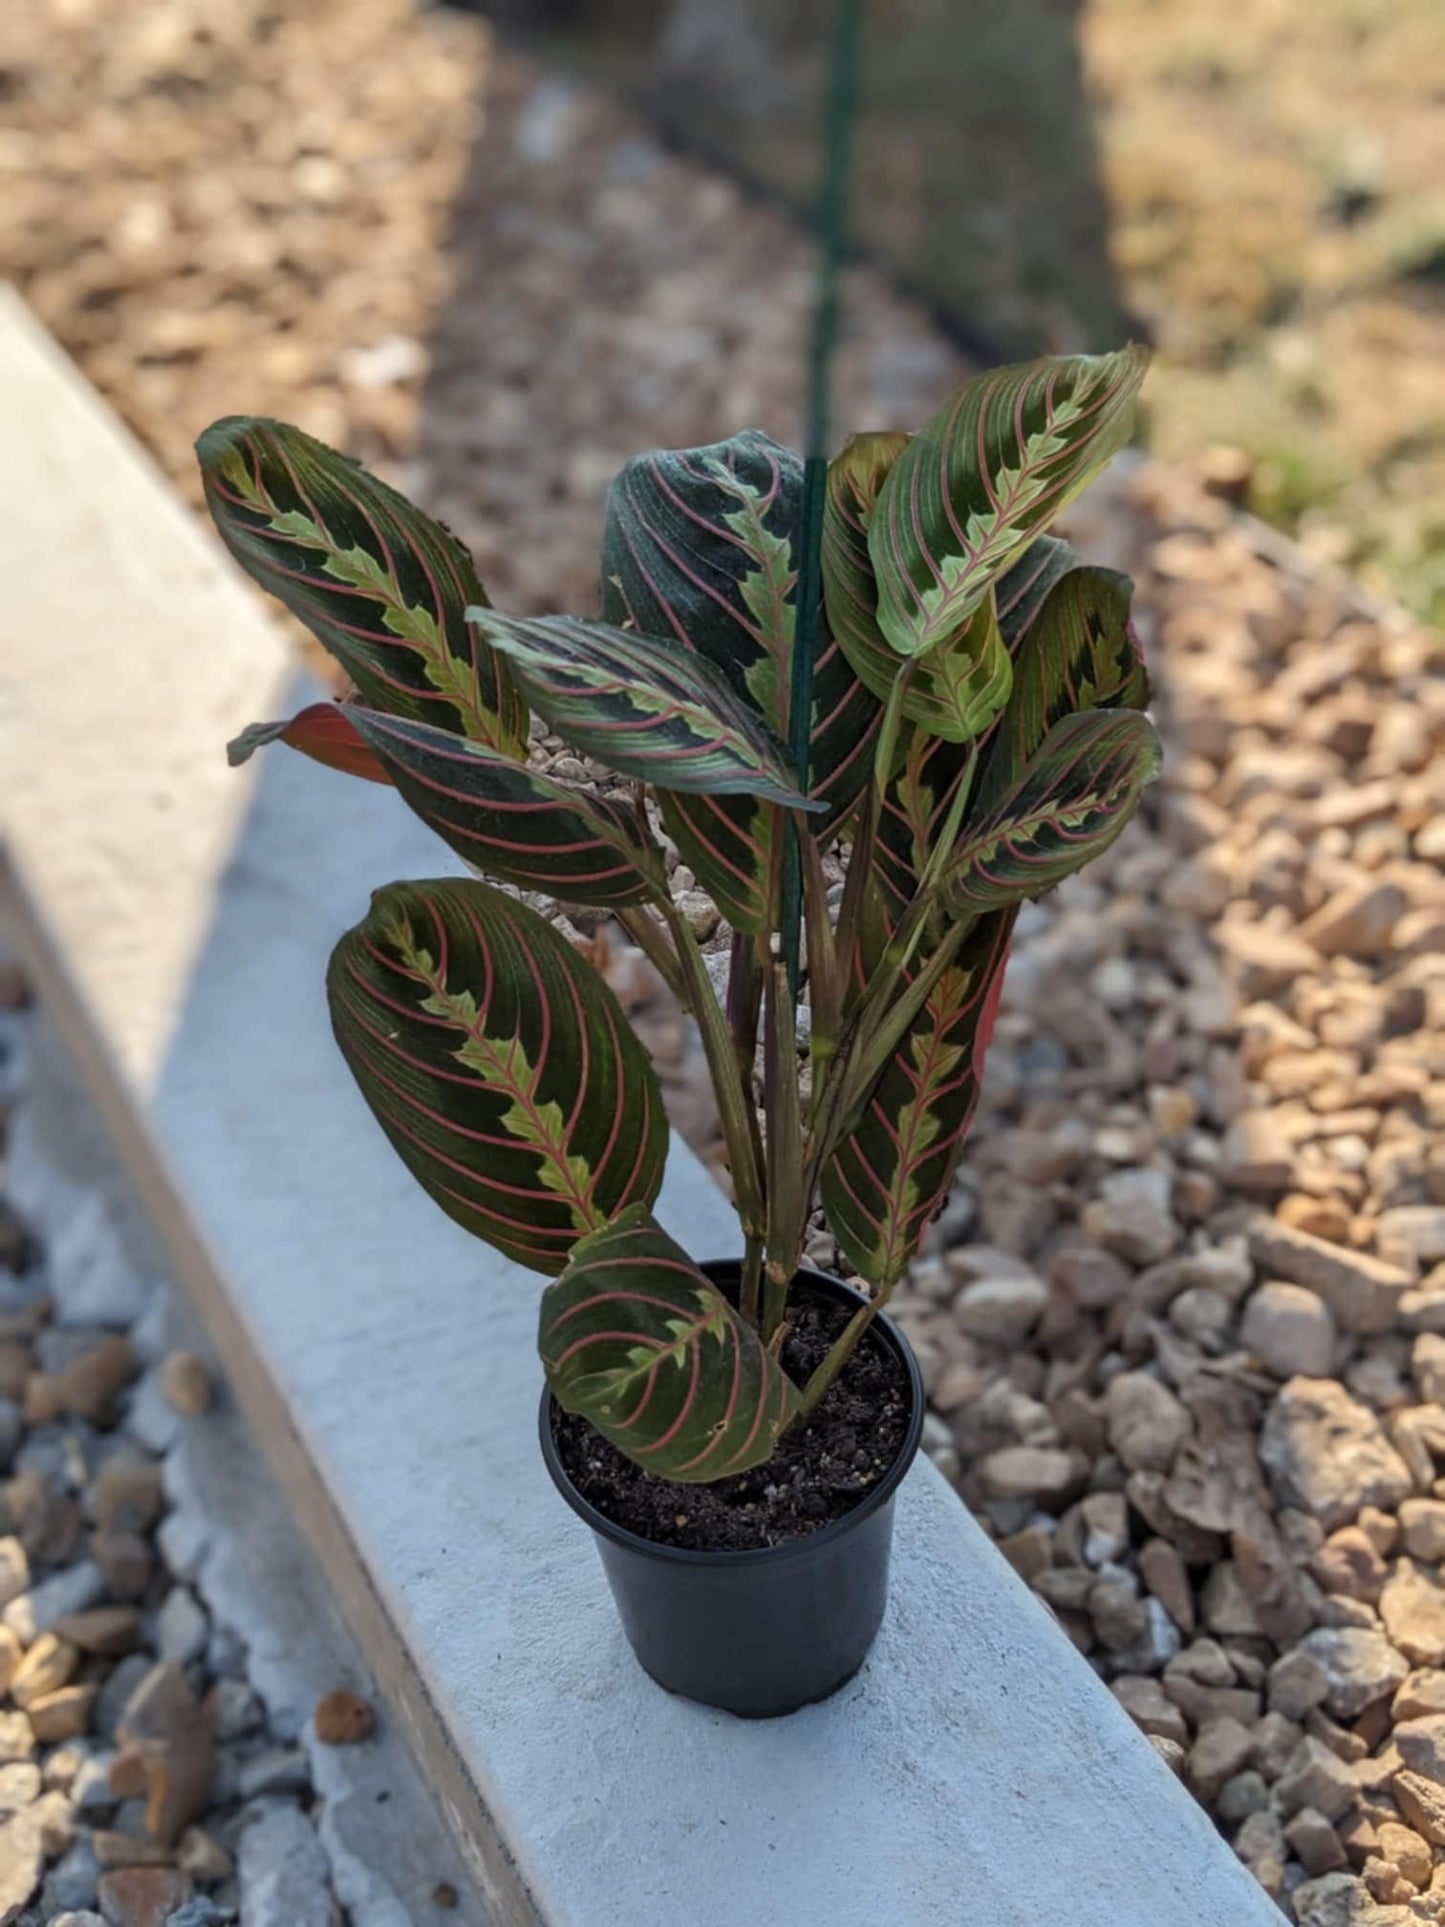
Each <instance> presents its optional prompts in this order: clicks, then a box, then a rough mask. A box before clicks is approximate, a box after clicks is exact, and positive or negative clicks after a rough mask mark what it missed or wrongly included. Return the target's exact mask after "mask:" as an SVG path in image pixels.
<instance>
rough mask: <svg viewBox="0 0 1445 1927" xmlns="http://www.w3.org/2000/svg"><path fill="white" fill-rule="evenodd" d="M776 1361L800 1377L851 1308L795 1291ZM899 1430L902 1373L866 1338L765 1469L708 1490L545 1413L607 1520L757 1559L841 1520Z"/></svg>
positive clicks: (904, 1424) (903, 1405)
mask: <svg viewBox="0 0 1445 1927" xmlns="http://www.w3.org/2000/svg"><path fill="white" fill-rule="evenodd" d="M789 1311H790V1313H791V1315H792V1317H793V1326H792V1330H791V1331H790V1332H789V1334H788V1337H787V1338H786V1340H785V1341H784V1344H783V1352H782V1360H783V1365H784V1368H785V1369H786V1371H787V1372H788V1375H789V1376H790V1377H791V1378H792V1380H793V1383H794V1384H795V1385H801V1384H803V1383H805V1382H806V1380H807V1378H808V1375H809V1373H810V1372H811V1371H812V1370H813V1369H814V1367H815V1366H817V1365H819V1364H820V1363H821V1362H822V1360H823V1358H824V1356H825V1355H826V1353H827V1350H828V1347H829V1346H830V1345H831V1344H832V1343H833V1340H834V1339H835V1338H836V1337H837V1336H838V1335H839V1333H840V1332H841V1331H842V1329H843V1327H844V1325H845V1324H846V1323H847V1322H848V1317H849V1309H848V1307H846V1306H842V1305H830V1304H825V1303H822V1302H820V1301H818V1300H815V1299H809V1298H807V1297H805V1296H804V1295H803V1294H802V1293H801V1292H798V1291H797V1290H796V1288H795V1290H794V1295H793V1299H792V1302H791V1303H790V1305H789ZM907 1429H908V1376H907V1373H906V1372H905V1371H904V1368H903V1365H902V1363H901V1362H900V1360H899V1359H898V1358H896V1357H895V1356H894V1354H893V1353H892V1352H891V1351H890V1350H889V1349H888V1348H887V1347H886V1346H885V1345H883V1344H882V1343H881V1342H879V1341H878V1340H876V1339H873V1338H872V1337H871V1336H870V1337H868V1338H865V1339H864V1341H863V1343H862V1344H861V1345H860V1346H859V1347H858V1349H857V1351H855V1352H854V1354H853V1356H852V1358H851V1359H849V1361H848V1364H847V1365H846V1366H845V1368H844V1369H843V1371H842V1372H841V1373H840V1374H839V1376H838V1378H837V1379H836V1380H835V1381H834V1383H833V1385H832V1387H831V1389H830V1390H829V1392H828V1395H827V1397H826V1398H825V1399H824V1400H823V1402H822V1404H821V1405H820V1406H819V1407H818V1410H817V1411H816V1412H815V1413H814V1414H813V1417H812V1418H811V1419H810V1420H809V1422H808V1424H807V1425H806V1426H794V1427H793V1428H792V1429H791V1430H790V1431H788V1432H787V1433H785V1434H784V1437H783V1440H782V1443H781V1445H780V1446H779V1448H778V1450H777V1451H776V1452H775V1453H774V1455H773V1457H772V1458H771V1459H770V1460H769V1461H768V1463H767V1464H766V1465H760V1466H758V1467H756V1468H755V1469H754V1470H753V1471H751V1472H744V1473H740V1474H739V1475H738V1476H737V1477H736V1478H733V1479H720V1480H719V1481H718V1482H717V1483H716V1484H715V1485H674V1484H673V1483H671V1481H669V1480H667V1479H658V1478H654V1477H653V1475H652V1474H651V1473H649V1472H644V1471H643V1470H642V1469H641V1467H640V1466H636V1465H634V1464H633V1463H632V1461H631V1460H630V1459H628V1458H624V1457H623V1455H622V1453H620V1452H619V1451H618V1450H617V1449H616V1447H615V1446H613V1445H610V1444H609V1443H608V1442H607V1440H606V1439H604V1438H603V1437H602V1435H601V1434H600V1433H599V1432H597V1431H595V1430H594V1429H593V1427H592V1426H591V1425H589V1424H588V1423H587V1421H586V1419H583V1418H577V1417H574V1416H573V1415H572V1414H570V1413H567V1412H563V1411H560V1410H558V1408H557V1407H556V1406H554V1407H553V1408H552V1437H553V1440H554V1442H555V1444H556V1446H557V1451H558V1454H559V1456H560V1457H561V1460H562V1464H563V1466H564V1467H565V1468H566V1471H567V1476H568V1477H569V1478H570V1479H571V1481H572V1483H573V1485H574V1486H575V1487H576V1488H577V1491H578V1492H579V1493H580V1494H581V1495H582V1497H583V1498H584V1499H586V1500H588V1501H589V1502H590V1503H591V1504H592V1505H594V1506H595V1507H596V1508H597V1510H598V1511H599V1512H601V1513H603V1514H605V1516H606V1517H607V1518H609V1519H611V1520H613V1521H614V1523H615V1524H617V1525H620V1526H625V1527H626V1528H627V1529H628V1530H629V1531H631V1532H636V1533H638V1534H640V1536H641V1537H642V1538H644V1539H651V1540H652V1541H653V1542H654V1543H655V1544H657V1545H664V1546H685V1547H688V1548H690V1549H691V1550H693V1551H699V1552H755V1551H757V1550H759V1549H760V1548H762V1547H765V1546H781V1545H787V1544H788V1543H789V1541H791V1540H793V1539H802V1538H806V1537H807V1535H808V1534H809V1533H813V1532H816V1531H818V1530H819V1528H820V1527H822V1526H826V1525H828V1524H830V1523H831V1522H832V1521H833V1520H834V1519H841V1518H842V1517H843V1516H844V1514H845V1513H848V1512H851V1511H852V1509H853V1507H854V1506H856V1505H858V1504H859V1503H860V1501H862V1500H863V1499H865V1498H866V1497H867V1496H868V1494H869V1492H871V1491H872V1489H873V1487H874V1486H875V1485H876V1484H877V1483H878V1481H879V1480H880V1479H881V1478H882V1477H883V1476H884V1474H885V1473H886V1472H887V1471H888V1470H889V1468H890V1467H891V1466H892V1464H893V1462H894V1460H895V1459H896V1458H897V1457H898V1453H899V1450H900V1448H901V1447H902V1445H903V1441H904V1436H905V1434H906V1432H907Z"/></svg>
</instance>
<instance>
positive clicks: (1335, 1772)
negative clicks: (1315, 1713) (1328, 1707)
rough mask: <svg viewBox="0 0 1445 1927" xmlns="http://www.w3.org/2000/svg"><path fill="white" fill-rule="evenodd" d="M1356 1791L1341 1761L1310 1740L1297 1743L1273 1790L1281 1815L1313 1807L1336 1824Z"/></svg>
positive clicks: (1310, 1738) (1323, 1746)
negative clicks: (1335, 1821)
mask: <svg viewBox="0 0 1445 1927" xmlns="http://www.w3.org/2000/svg"><path fill="white" fill-rule="evenodd" d="M1358 1791H1359V1790H1358V1788H1357V1787H1356V1785H1355V1779H1354V1776H1353V1774H1352V1773H1351V1772H1350V1769H1349V1768H1348V1767H1347V1766H1346V1765H1345V1763H1344V1761H1343V1760H1341V1759H1339V1758H1338V1757H1337V1756H1336V1755H1335V1754H1334V1753H1332V1752H1331V1751H1330V1749H1329V1748H1328V1747H1327V1746H1325V1745H1323V1744H1322V1743H1321V1742H1320V1741H1319V1740H1317V1739H1314V1738H1312V1737H1306V1738H1305V1739H1303V1740H1301V1741H1300V1743H1299V1745H1298V1746H1297V1747H1296V1748H1295V1750H1294V1752H1293V1753H1292V1754H1291V1756H1290V1760H1289V1764H1288V1766H1287V1767H1286V1768H1285V1770H1284V1772H1283V1773H1282V1774H1281V1775H1280V1777H1279V1780H1278V1782H1277V1783H1276V1786H1275V1794H1276V1796H1277V1798H1278V1800H1279V1802H1280V1807H1281V1811H1282V1812H1284V1813H1285V1814H1295V1813H1298V1812H1299V1811H1300V1809H1301V1808H1303V1807H1314V1808H1315V1809H1316V1810H1317V1811H1318V1812H1320V1813H1322V1814H1324V1816H1325V1818H1326V1819H1327V1820H1337V1819H1338V1818H1339V1817H1340V1815H1341V1814H1342V1813H1345V1812H1346V1811H1347V1810H1348V1809H1349V1808H1350V1807H1351V1806H1353V1805H1354V1803H1355V1800H1356V1798H1357V1797H1358Z"/></svg>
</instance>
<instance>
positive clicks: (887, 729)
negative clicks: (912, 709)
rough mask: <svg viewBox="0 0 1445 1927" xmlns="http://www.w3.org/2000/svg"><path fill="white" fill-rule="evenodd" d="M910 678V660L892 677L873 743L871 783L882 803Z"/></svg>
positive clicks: (896, 752) (891, 771)
mask: <svg viewBox="0 0 1445 1927" xmlns="http://www.w3.org/2000/svg"><path fill="white" fill-rule="evenodd" d="M912 680H913V664H912V663H911V662H906V663H904V665H903V667H902V669H900V670H899V672H898V674H897V675H896V676H895V677H894V679H893V685H892V687H891V688H890V689H889V691H888V699H887V701H886V702H885V703H884V705H883V716H882V719H881V720H880V722H879V724H878V740H877V741H876V742H875V743H874V745H873V786H874V788H875V789H876V790H877V792H878V799H879V802H880V803H881V802H882V800H883V798H884V797H885V796H886V795H887V794H888V785H889V784H890V783H891V782H892V781H893V764H894V762H895V760H896V758H897V755H898V732H899V729H900V728H901V727H902V723H903V698H904V696H905V695H906V694H907V693H908V685H909V683H910V682H911V681H912Z"/></svg>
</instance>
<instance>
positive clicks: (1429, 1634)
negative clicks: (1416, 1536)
mask: <svg viewBox="0 0 1445 1927" xmlns="http://www.w3.org/2000/svg"><path fill="white" fill-rule="evenodd" d="M1380 1617H1381V1619H1382V1620H1383V1621H1384V1622H1385V1631H1386V1632H1387V1633H1388V1635H1389V1637H1390V1643H1391V1644H1392V1645H1393V1646H1395V1647H1396V1648H1397V1649H1398V1650H1399V1651H1400V1652H1402V1653H1403V1654H1404V1655H1405V1657H1406V1659H1408V1660H1411V1661H1413V1663H1414V1664H1416V1665H1417V1666H1440V1665H1442V1664H1445V1587H1442V1586H1441V1584H1440V1583H1439V1581H1438V1580H1437V1579H1436V1578H1434V1577H1433V1576H1432V1575H1431V1574H1430V1573H1428V1572H1426V1571H1425V1569H1424V1568H1423V1567H1422V1566H1420V1565H1417V1564H1416V1562H1415V1561H1414V1560H1413V1559H1401V1560H1399V1561H1398V1562H1397V1563H1396V1566H1395V1570H1394V1571H1393V1572H1392V1573H1391V1575H1390V1577H1389V1579H1388V1580H1387V1581H1386V1583H1385V1588H1384V1591H1383V1592H1382V1593H1381V1595H1380Z"/></svg>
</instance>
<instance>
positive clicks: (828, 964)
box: [798, 822, 842, 1083]
mask: <svg viewBox="0 0 1445 1927" xmlns="http://www.w3.org/2000/svg"><path fill="white" fill-rule="evenodd" d="M798 833H799V834H798V841H799V846H800V848H801V850H802V852H803V912H804V919H805V922H806V926H807V932H808V1015H809V1018H810V1020H811V1029H810V1032H809V1038H808V1062H809V1064H810V1066H811V1068H812V1073H813V1081H814V1082H815V1083H816V1082H817V1080H818V1078H819V1077H820V1076H821V1075H823V1074H824V1072H825V1070H826V1066H827V1064H828V1060H829V1059H830V1057H831V1056H832V1053H833V1049H834V1047H835V1045H836V1044H837V1041H838V1020H839V1017H840V1015H841V1011H842V996H841V992H840V987H839V981H838V956H837V949H836V946H835V944H834V941H833V925H832V922H831V920H830V918H829V916H828V879H827V877H826V876H825V875H824V872H823V857H822V853H821V852H820V850H819V849H818V845H817V844H816V842H815V841H814V840H813V838H812V836H811V835H810V834H809V833H808V831H807V830H806V829H805V828H804V827H803V826H802V824H801V822H800V823H799V825H798Z"/></svg>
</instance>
